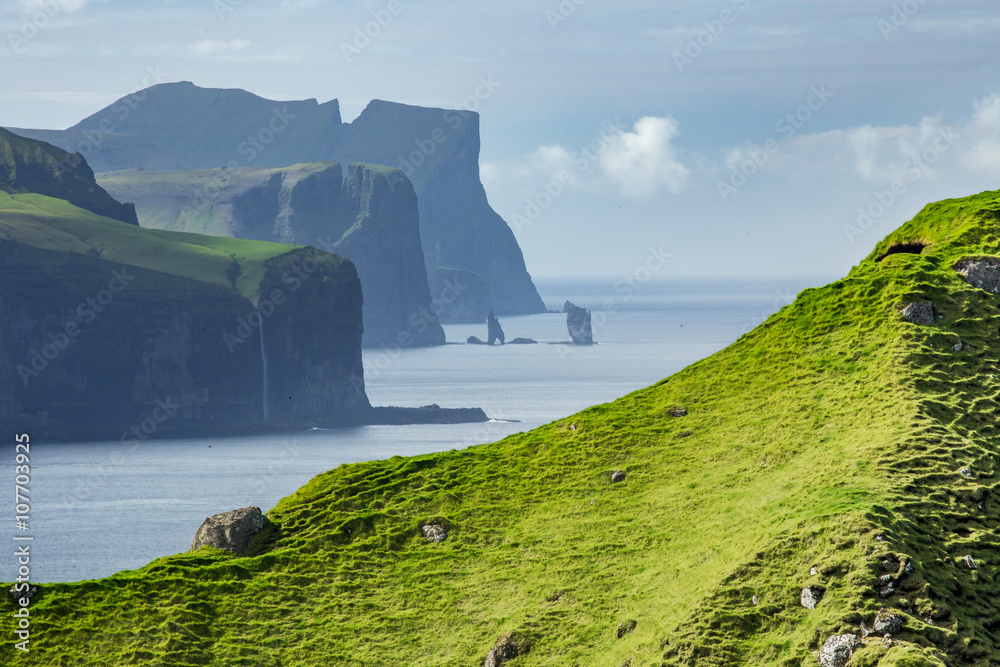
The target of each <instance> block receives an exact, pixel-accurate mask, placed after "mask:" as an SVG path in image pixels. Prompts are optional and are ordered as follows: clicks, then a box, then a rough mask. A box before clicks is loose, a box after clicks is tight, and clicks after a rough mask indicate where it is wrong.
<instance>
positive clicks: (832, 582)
mask: <svg viewBox="0 0 1000 667" xmlns="http://www.w3.org/2000/svg"><path fill="white" fill-rule="evenodd" d="M998 212H1000V192H993V193H984V194H982V195H979V196H977V197H972V198H968V199H964V200H956V201H948V202H943V203H941V204H937V205H934V206H930V207H928V208H927V209H925V210H924V211H923V212H922V213H921V214H920V215H919V216H918V217H917V218H916V219H915V220H914V221H912V222H911V223H909V224H907V225H906V226H904V227H903V228H902V229H900V230H899V231H898V232H896V233H895V234H893V236H892V237H890V239H888V240H887V241H886V242H884V243H883V244H881V245H880V246H879V247H878V248H877V249H876V250H875V251H874V252H873V254H872V256H871V257H869V258H868V259H866V260H865V261H863V262H862V263H861V264H860V265H859V266H857V267H855V269H854V270H852V271H851V273H850V275H849V276H847V277H846V278H845V279H843V280H840V281H838V282H836V283H833V284H831V285H828V286H826V287H823V288H820V289H811V290H806V291H805V292H803V293H802V294H801V295H799V297H798V299H797V300H796V301H795V303H794V304H792V305H790V306H787V307H785V308H783V309H782V310H781V311H780V312H779V313H777V314H775V315H774V316H772V317H771V318H770V319H769V320H768V321H767V322H765V323H764V324H763V325H762V326H760V327H758V328H757V329H756V330H754V331H753V332H752V333H750V334H748V335H746V336H744V337H742V338H741V339H740V340H739V341H737V342H736V343H735V344H733V345H732V346H730V347H729V348H727V349H725V350H723V351H721V352H719V353H718V354H715V355H713V356H712V357H710V358H708V359H705V360H703V361H701V362H699V363H696V364H694V365H692V366H691V367H689V368H687V369H685V370H684V371H682V372H680V373H678V374H676V375H674V376H672V377H670V378H668V379H666V380H664V381H662V382H661V383H659V384H657V385H655V386H653V387H649V388H647V389H644V390H641V391H638V392H635V393H633V394H630V395H628V396H626V397H624V398H622V399H620V400H618V401H615V402H614V403H610V404H607V405H602V406H597V407H593V408H590V409H588V410H585V411H584V412H581V413H579V414H577V415H574V416H572V417H568V418H566V419H563V420H561V421H558V422H555V423H553V424H550V425H548V426H545V427H542V428H539V429H536V430H534V431H531V432H529V433H524V434H518V435H515V436H512V437H510V438H507V439H505V440H503V441H501V442H498V443H493V444H489V445H482V446H478V447H473V448H470V449H467V450H464V451H457V452H450V453H444V454H435V455H429V456H422V457H416V458H410V459H403V458H394V459H390V460H387V461H379V462H372V463H364V464H356V465H349V466H341V467H340V468H337V469H335V470H332V471H330V472H327V473H324V474H322V475H319V476H317V477H316V478H315V479H313V480H312V481H311V482H310V483H309V484H307V485H306V486H304V487H303V488H302V489H300V490H299V491H298V492H297V493H295V494H294V495H292V496H290V497H288V498H286V499H284V500H283V501H282V502H281V503H279V505H278V506H277V507H276V508H274V510H273V511H272V512H270V518H271V519H272V521H273V522H274V525H275V528H274V529H273V530H271V531H270V532H268V533H267V534H266V535H264V536H262V538H260V539H258V541H257V543H256V546H255V551H254V554H255V555H252V556H249V557H237V556H233V555H230V554H226V553H222V552H218V551H212V550H208V549H203V550H201V551H198V552H195V553H190V554H183V555H177V556H171V557H167V558H163V559H160V560H158V561H155V562H153V563H151V564H150V565H148V566H147V567H145V568H143V569H142V570H138V571H134V572H125V573H121V574H119V575H116V576H113V577H109V578H107V579H104V580H100V581H92V582H83V583H78V584H67V585H55V586H50V587H45V591H44V592H43V594H42V595H41V596H40V597H39V598H37V600H36V601H35V602H34V604H33V605H32V624H33V625H32V628H33V631H34V634H33V643H32V652H31V653H30V654H29V655H28V656H20V657H18V658H17V660H18V663H19V664H26V665H27V664H37V665H225V666H235V665H253V666H271V665H274V666H278V665H281V666H286V665H351V666H362V665H363V666H366V667H371V666H374V665H408V666H411V665H412V666H417V665H426V666H431V665H449V666H451V665H453V666H455V667H459V666H471V665H477V664H483V660H484V657H485V656H486V654H487V652H488V651H489V649H490V648H491V647H492V646H493V644H494V642H495V641H496V640H497V638H498V637H500V636H501V635H503V634H505V633H508V632H515V633H517V635H518V636H519V639H518V641H519V643H520V644H521V646H522V647H524V646H526V647H527V652H526V653H523V654H522V655H520V656H519V657H517V658H515V659H514V660H513V661H511V662H509V663H507V664H510V665H513V666H514V667H541V666H543V665H544V666H552V667H555V666H560V667H562V666H566V665H586V666H588V667H590V666H593V667H623V666H626V665H628V666H629V667H648V666H653V665H697V666H699V667H701V666H706V665H755V666H757V665H787V666H791V665H808V664H816V659H815V657H814V654H813V652H814V651H816V650H817V649H818V648H819V647H820V646H821V645H822V643H823V642H824V640H825V639H826V638H827V637H829V636H831V635H834V634H838V633H843V632H854V633H857V632H858V631H859V627H860V626H861V624H862V623H866V624H868V625H871V623H872V620H873V618H874V616H875V614H876V613H877V612H878V611H879V610H880V609H882V608H888V609H890V610H893V611H894V612H895V613H898V614H901V615H902V616H903V619H904V625H903V628H902V630H901V631H900V632H898V633H897V634H896V636H895V642H896V643H895V644H894V645H893V646H891V647H890V648H887V647H886V646H885V645H884V644H883V642H882V640H881V638H877V637H875V636H874V635H873V636H872V637H870V638H869V639H868V640H867V645H866V647H865V648H863V649H862V650H860V651H859V652H858V653H856V654H855V655H854V657H853V658H852V660H851V662H850V663H849V665H850V667H863V666H867V667H871V666H874V665H879V666H880V667H904V666H906V667H915V666H920V665H977V666H980V665H981V666H984V667H985V666H986V665H995V664H997V663H998V662H1000V634H998V632H997V631H998V628H1000V600H998V597H997V595H996V592H997V585H996V582H995V579H996V577H997V573H998V564H1000V558H998V556H997V555H996V554H997V553H998V551H997V548H998V546H1000V530H998V522H997V520H998V515H1000V497H998V495H997V490H998V488H997V485H998V480H997V478H996V468H997V442H996V427H995V426H994V421H995V418H996V414H997V413H998V411H1000V406H998V403H997V399H998V396H1000V345H998V344H997V331H998V328H1000V297H998V296H996V295H993V294H991V293H988V292H985V291H983V290H980V289H976V288H973V287H971V286H969V285H968V284H966V283H965V282H964V281H963V280H962V278H961V277H960V276H959V275H958V274H957V273H956V272H955V271H954V270H953V268H952V266H953V265H954V264H955V262H956V261H958V260H960V259H962V258H964V257H967V256H980V255H1000V217H998V215H1000V213H998ZM914 240H921V241H922V242H924V243H927V244H929V245H928V247H926V248H925V249H924V250H923V252H922V253H921V254H909V253H897V254H892V255H889V256H888V257H886V258H885V259H883V260H882V261H876V260H877V258H878V257H880V256H882V255H883V254H884V253H885V252H886V251H887V250H888V249H889V248H890V245H891V244H893V243H896V242H909V241H914ZM920 300H930V301H933V303H934V305H935V308H936V310H937V313H938V315H939V317H938V319H937V320H936V322H935V323H934V324H932V325H927V326H918V325H915V324H911V323H909V322H907V321H904V319H903V318H902V317H901V316H900V314H899V310H898V309H899V307H900V306H902V305H903V304H905V303H908V302H911V301H920ZM959 341H961V342H962V343H963V345H964V347H962V349H961V350H959V351H956V349H955V346H956V343H957V342H959ZM681 407H683V408H684V409H686V411H687V414H686V415H684V416H674V415H673V414H672V411H673V412H675V413H676V414H678V415H680V414H682V413H681V412H679V411H676V410H675V409H676V408H681ZM966 468H967V469H968V470H966V471H965V473H966V474H963V472H962V471H963V469H966ZM619 469H620V470H623V471H624V472H625V473H626V476H625V479H624V481H620V482H618V483H612V481H611V479H610V477H611V473H612V472H613V471H615V470H619ZM220 509H222V508H220ZM226 509H228V508H226ZM431 521H435V522H438V523H441V524H442V525H444V526H445V527H446V528H447V529H448V531H449V536H448V538H447V540H446V541H444V542H441V543H431V542H428V541H427V540H425V539H424V538H423V537H422V535H421V528H422V526H423V525H425V524H426V523H428V522H431ZM195 528H196V527H195V526H192V534H193V533H194V529H195ZM966 555H970V556H972V558H973V559H974V561H975V563H976V565H977V569H971V568H968V567H966V566H965V565H963V564H962V558H963V557H964V556H966ZM883 561H890V562H891V563H893V564H898V568H896V569H895V570H893V572H892V573H890V577H891V578H892V579H893V586H894V592H893V593H892V594H891V595H889V596H888V597H886V598H885V599H883V598H881V597H880V595H879V593H878V590H877V589H878V586H879V581H878V580H879V577H880V576H883V575H885V574H886V569H885V568H884V567H883V565H882V563H883ZM907 564H909V565H910V566H911V567H912V573H910V574H905V572H906V570H907V569H908V568H907ZM813 568H815V570H814V571H815V574H811V571H813ZM883 585H884V584H883ZM806 586H811V587H813V588H814V589H815V590H823V591H824V595H823V597H822V599H821V601H820V602H819V604H818V606H816V608H815V609H813V610H808V609H806V608H804V607H803V606H802V605H801V604H800V592H801V591H802V589H803V587H806ZM632 621H634V622H635V625H634V629H633V631H632V632H628V629H632V628H633V625H632V623H631V622H632ZM7 623H8V624H9V623H10V621H9V620H8V621H7ZM622 624H624V625H622ZM620 628H623V629H624V630H625V631H624V632H621V631H619V629H620ZM619 635H621V636H619ZM14 654H15V651H14V649H13V646H12V642H5V643H4V644H3V645H2V648H0V659H2V660H3V661H4V662H5V663H7V662H13V661H14V660H15V658H14Z"/></svg>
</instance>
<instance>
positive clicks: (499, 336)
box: [486, 310, 504, 345]
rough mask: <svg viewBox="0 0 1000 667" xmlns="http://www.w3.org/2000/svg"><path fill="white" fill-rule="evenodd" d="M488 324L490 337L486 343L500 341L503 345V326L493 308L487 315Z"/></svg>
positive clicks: (490, 343)
mask: <svg viewBox="0 0 1000 667" xmlns="http://www.w3.org/2000/svg"><path fill="white" fill-rule="evenodd" d="M486 324H487V326H488V327H489V339H488V340H487V341H486V344H487V345H492V344H493V342H494V341H500V344H501V345H503V343H504V335H503V328H502V327H501V326H500V320H498V319H497V316H496V315H494V314H493V311H492V310H491V311H490V314H489V315H488V316H487V320H486Z"/></svg>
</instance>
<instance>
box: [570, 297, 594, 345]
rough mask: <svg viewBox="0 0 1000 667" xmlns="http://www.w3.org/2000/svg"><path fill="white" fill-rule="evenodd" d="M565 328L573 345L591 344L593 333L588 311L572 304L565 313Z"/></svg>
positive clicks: (592, 342)
mask: <svg viewBox="0 0 1000 667" xmlns="http://www.w3.org/2000/svg"><path fill="white" fill-rule="evenodd" d="M566 328H568V329H569V337H570V338H572V339H573V344H574V345H593V344H594V334H593V332H592V331H591V329H590V311H589V310H587V309H586V308H579V307H577V306H573V307H572V308H570V309H569V311H568V312H567V313H566Z"/></svg>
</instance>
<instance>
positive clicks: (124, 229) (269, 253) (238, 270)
mask: <svg viewBox="0 0 1000 667" xmlns="http://www.w3.org/2000/svg"><path fill="white" fill-rule="evenodd" d="M0 239H3V240H7V241H13V242H15V243H22V244H24V245H28V246H32V247H35V248H40V249H43V250H54V251H65V252H71V253H74V254H80V255H86V256H90V257H94V258H97V259H101V260H105V261H108V262H114V263H115V264H125V265H127V266H135V267H138V268H143V269H150V270H153V271H158V272H161V273H164V274H167V275H170V276H176V277H181V278H190V279H193V280H197V281H199V282H203V283H208V284H211V285H216V286H219V287H226V288H231V289H234V290H236V291H237V292H238V293H239V294H241V295H243V296H245V297H248V298H249V297H251V296H252V295H253V294H254V293H255V292H256V291H257V290H258V288H259V285H260V281H261V279H262V278H263V276H264V272H265V262H266V261H267V260H270V259H274V258H276V257H279V256H281V255H284V254H286V253H289V252H292V251H294V250H296V249H298V248H299V247H300V246H289V245H284V244H280V243H268V242H264V241H246V240H242V239H233V238H225V237H215V236H204V235H201V234H187V233H179V232H168V231H160V230H152V229H142V228H139V227H137V226H134V225H125V224H122V223H120V222H118V221H115V220H111V219H108V218H105V217H103V216H100V215H97V214H95V213H91V212H90V211H86V210H83V209H81V208H78V207H76V206H74V205H73V204H71V203H69V202H67V201H63V200H61V199H53V198H51V197H46V196H44V195H38V194H17V195H10V194H6V193H3V192H0ZM338 261H339V262H343V259H338Z"/></svg>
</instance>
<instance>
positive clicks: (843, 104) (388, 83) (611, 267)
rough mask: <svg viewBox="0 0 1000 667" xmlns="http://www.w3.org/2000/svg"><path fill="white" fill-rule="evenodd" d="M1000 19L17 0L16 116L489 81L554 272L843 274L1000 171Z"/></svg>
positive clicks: (508, 5) (897, 7)
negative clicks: (182, 99)
mask: <svg viewBox="0 0 1000 667" xmlns="http://www.w3.org/2000/svg"><path fill="white" fill-rule="evenodd" d="M380 20H381V23H380V22H379V21H380ZM366 29H367V32H368V34H367V35H365V34H364V33H365V31H366ZM998 29H1000V14H998V13H997V12H996V7H995V1H992V0H991V2H986V1H964V0H957V1H949V2H944V1H943V0H924V1H923V2H921V0H905V1H903V2H878V1H875V2H861V1H859V0H837V1H833V0H822V1H817V2H801V1H794V2H793V1H789V0H774V1H771V2H763V1H761V0H718V1H714V2H694V1H680V2H671V3H663V2H652V1H642V0H633V1H619V2H615V3H610V2H598V1H597V0H551V1H544V0H543V1H537V2H528V1H525V0H506V1H505V2H503V3H486V2H479V1H478V0H476V1H470V0H465V1H464V2H459V1H458V0H419V2H417V1H415V0H385V1H382V0H378V1H374V2H345V1H341V2H325V1H323V0H285V1H281V0H272V1H263V0H197V1H187V0H175V1H172V2H171V1H165V0H164V1H150V0H130V1H128V2H126V1H125V0H8V1H7V2H4V3H3V5H2V6H0V36H2V40H0V48H2V49H3V50H4V53H3V59H4V62H5V67H4V69H3V73H2V74H0V82H2V84H3V85H2V86H0V91H2V92H0V124H2V125H9V126H28V127H51V128H59V127H65V126H68V125H71V124H73V123H75V122H76V121H78V120H79V119H81V118H83V117H84V116H86V115H89V114H90V113H92V112H94V111H96V110H97V109H99V108H101V107H103V106H105V105H106V104H108V103H110V102H112V101H114V100H115V99H117V98H119V97H121V96H123V95H125V94H127V93H129V92H132V91H134V90H136V89H138V88H141V87H143V85H144V84H148V83H151V82H155V79H157V78H162V79H163V80H166V81H178V80H190V81H194V82H195V83H197V84H198V85H201V86H208V87H227V88H233V87H235V88H245V89H247V90H250V91H252V92H254V93H257V94H259V95H263V96H265V97H270V98H274V99H304V98H317V99H319V100H320V101H325V100H328V99H332V98H338V99H340V101H341V106H342V109H343V113H344V118H345V120H351V119H352V118H353V117H354V116H356V115H357V114H358V113H359V112H360V110H361V109H362V108H363V107H364V106H365V104H367V102H368V101H369V100H370V99H373V98H379V99H388V100H394V101H399V102H405V103H410V104H419V105H427V106H445V107H463V106H468V105H469V104H470V103H474V105H475V106H476V107H477V110H478V111H479V112H480V113H481V114H482V134H483V137H482V139H483V142H482V161H481V165H482V169H483V182H484V185H485V186H486V188H487V192H488V194H489V196H490V200H491V202H492V203H493V205H494V208H496V209H497V211H498V212H499V213H500V214H501V215H503V216H504V218H505V219H507V220H508V222H509V223H511V226H512V228H513V229H514V231H515V233H516V234H517V236H518V239H519V241H520V243H521V246H522V249H523V250H524V253H525V258H526V261H527V263H528V268H529V270H530V271H531V272H532V274H534V275H539V276H555V275H567V276H568V275H575V276H580V275H587V276H624V275H629V274H630V273H631V272H633V271H634V270H635V269H636V268H638V267H640V266H642V265H643V263H644V262H645V260H646V259H647V257H648V256H649V254H650V252H651V251H652V250H656V251H660V248H664V249H665V250H666V251H667V252H668V253H670V254H671V259H670V261H668V262H667V263H666V266H665V268H663V269H662V275H663V276H669V275H705V274H707V275H719V274H722V275H735V274H782V273H787V274H802V273H822V274H830V275H835V274H841V273H844V272H845V271H847V270H848V269H849V268H850V266H851V265H852V264H853V263H856V262H857V261H858V259H860V258H861V257H863V256H865V255H866V254H867V253H868V251H869V250H870V249H871V247H872V246H873V245H874V244H875V243H876V242H877V241H878V240H879V239H880V238H881V237H883V236H884V235H885V234H887V233H888V232H889V231H891V230H892V229H893V228H894V227H896V226H898V225H899V224H901V223H902V222H903V221H905V220H906V219H908V218H910V217H912V215H913V214H914V213H916V212H917V211H918V210H919V209H920V208H921V207H922V206H923V205H924V204H925V203H927V202H929V201H934V200H937V199H941V198H945V197H953V196H963V195H966V194H972V193H974V192H979V191H982V190H985V189H997V188H1000V82H998V74H997V73H998V72H1000V67H998V65H1000V63H998V60H1000V50H998V49H997V48H996V44H995V41H996V34H997V33H998ZM359 35H363V36H359ZM484 78H485V79H486V80H488V81H491V82H492V85H491V88H492V89H493V90H492V92H491V93H489V94H488V95H487V96H485V99H481V100H480V99H475V98H471V99H470V96H471V95H473V94H474V93H475V91H476V88H477V86H479V85H480V81H481V80H482V79H484ZM581 149H583V150H581Z"/></svg>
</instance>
